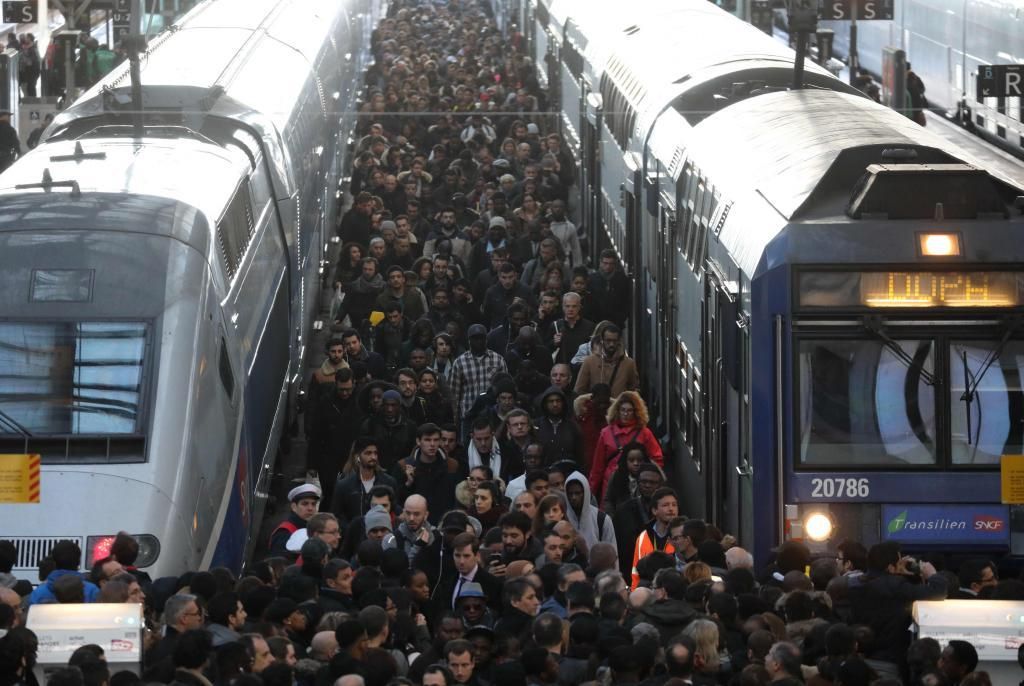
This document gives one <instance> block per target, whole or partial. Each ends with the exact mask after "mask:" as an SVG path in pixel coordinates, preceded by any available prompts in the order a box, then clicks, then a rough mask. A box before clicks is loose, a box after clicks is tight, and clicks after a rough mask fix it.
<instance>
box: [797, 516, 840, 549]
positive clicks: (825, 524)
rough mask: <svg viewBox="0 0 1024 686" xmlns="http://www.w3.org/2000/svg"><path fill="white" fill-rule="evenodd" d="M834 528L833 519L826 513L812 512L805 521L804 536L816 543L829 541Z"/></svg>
mask: <svg viewBox="0 0 1024 686" xmlns="http://www.w3.org/2000/svg"><path fill="white" fill-rule="evenodd" d="M833 528H834V525H833V524H832V518H831V517H829V516H828V515H827V514H825V513H824V512H812V513H810V514H809V515H807V517H806V518H805V519H804V535H805V536H807V538H809V539H810V540H812V541H814V542H816V543H821V542H822V541H827V540H828V539H829V538H830V537H831V536H832V529H833Z"/></svg>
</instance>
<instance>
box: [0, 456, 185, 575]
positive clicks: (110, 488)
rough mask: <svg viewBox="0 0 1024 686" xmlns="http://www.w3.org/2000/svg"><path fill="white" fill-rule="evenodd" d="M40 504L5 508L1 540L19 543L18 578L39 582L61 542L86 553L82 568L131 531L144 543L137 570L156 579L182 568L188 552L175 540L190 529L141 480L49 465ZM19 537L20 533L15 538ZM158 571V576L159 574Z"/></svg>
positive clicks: (1, 513) (163, 497)
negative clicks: (164, 570)
mask: <svg viewBox="0 0 1024 686" xmlns="http://www.w3.org/2000/svg"><path fill="white" fill-rule="evenodd" d="M40 487H41V488H40V495H39V502H38V503H32V504H28V503H26V504H4V505H0V522H3V525H2V528H0V537H2V538H5V539H8V540H11V541H13V542H14V544H15V546H16V547H17V549H18V559H17V562H16V563H15V566H14V569H13V572H14V574H15V575H16V576H18V577H20V578H23V579H28V580H29V581H32V582H36V581H38V575H39V563H40V561H41V560H42V559H43V558H45V557H46V556H47V555H48V554H49V553H50V551H51V550H52V549H53V546H54V545H56V543H57V542H58V541H61V540H72V541H74V542H75V543H77V544H78V545H79V547H80V548H81V549H82V562H81V568H82V570H83V571H85V570H88V569H89V568H90V567H91V565H92V563H93V562H95V561H96V560H99V559H102V558H103V557H106V556H107V555H109V552H110V546H111V545H112V544H113V541H114V537H115V536H116V535H117V534H118V532H120V531H124V532H127V533H129V534H131V535H132V536H134V537H135V539H136V540H137V541H138V542H139V558H138V559H137V560H136V566H138V567H139V568H143V569H147V571H149V572H150V574H151V575H153V576H156V575H158V574H159V570H160V569H162V568H165V567H168V568H170V567H173V566H174V565H175V562H176V561H177V564H178V566H182V564H183V561H184V559H185V555H186V554H187V552H188V551H187V548H186V549H185V550H176V549H175V548H176V547H177V546H175V545H172V544H171V543H170V542H171V541H173V540H175V539H181V537H180V536H177V537H175V536H172V535H171V533H170V532H172V531H173V530H175V529H177V530H182V529H185V528H187V526H186V523H185V522H184V521H179V520H180V519H181V517H180V516H179V515H178V514H177V511H176V510H175V508H174V507H173V504H172V502H171V501H170V499H169V498H168V496H167V494H166V493H164V492H163V491H161V490H160V489H158V488H157V487H156V486H154V485H153V484H151V483H147V482H146V481H144V480H141V479H138V478H130V477H125V476H114V475H111V474H103V473H96V472H82V471H69V470H64V469H54V468H46V467H44V468H43V470H42V474H41V481H40ZM13 534H17V535H13ZM154 572H155V573H156V574H154Z"/></svg>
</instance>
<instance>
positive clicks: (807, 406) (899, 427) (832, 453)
mask: <svg viewBox="0 0 1024 686" xmlns="http://www.w3.org/2000/svg"><path fill="white" fill-rule="evenodd" d="M934 375H935V343H934V341H931V340H898V341H894V340H891V339H885V340H860V339H852V340H851V339H842V340H838V339H832V340H802V341H801V342H800V347H799V382H800V384H799V395H800V461H801V463H802V464H804V465H815V466H841V465H853V466H861V465H877V466H893V467H895V466H903V467H906V466H917V465H921V466H925V465H932V464H935V462H936V411H935V408H936V405H937V401H936V385H935V382H934Z"/></svg>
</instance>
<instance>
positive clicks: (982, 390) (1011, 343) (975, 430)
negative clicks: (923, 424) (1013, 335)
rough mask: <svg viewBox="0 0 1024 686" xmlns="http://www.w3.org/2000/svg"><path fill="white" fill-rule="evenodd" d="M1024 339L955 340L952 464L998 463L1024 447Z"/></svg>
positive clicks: (951, 377) (952, 349) (951, 376)
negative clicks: (1023, 374)
mask: <svg viewBox="0 0 1024 686" xmlns="http://www.w3.org/2000/svg"><path fill="white" fill-rule="evenodd" d="M1022 369H1024V341H1017V340H1008V341H1006V342H1005V343H1003V344H1000V342H999V341H992V340H988V341H951V342H950V346H949V389H950V390H949V412H950V415H949V416H950V432H951V441H952V442H951V450H952V458H953V464H958V465H998V464H999V458H1000V456H1001V455H1007V454H1012V455H1019V454H1021V453H1024V425H1022V423H1021V422H1022V420H1021V417H1024V393H1022V391H1021V373H1022Z"/></svg>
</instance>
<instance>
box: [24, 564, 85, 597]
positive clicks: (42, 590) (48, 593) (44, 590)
mask: <svg viewBox="0 0 1024 686" xmlns="http://www.w3.org/2000/svg"><path fill="white" fill-rule="evenodd" d="M68 574H74V575H75V576H79V577H81V578H82V583H83V584H84V585H85V602H87V603H95V602H96V599H97V598H98V597H99V595H100V589H99V587H98V586H96V584H94V583H92V582H91V581H87V580H86V578H85V577H84V576H82V575H81V574H79V573H78V572H75V571H72V570H70V569H55V570H53V571H52V572H50V575H49V576H47V577H46V581H45V582H43V583H41V584H39V585H38V586H36V588H35V590H34V591H32V595H30V596H29V597H28V605H39V604H40V603H55V602H57V596H56V595H54V593H53V585H54V584H55V583H56V582H57V579H59V578H61V577H62V576H67V575H68Z"/></svg>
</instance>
